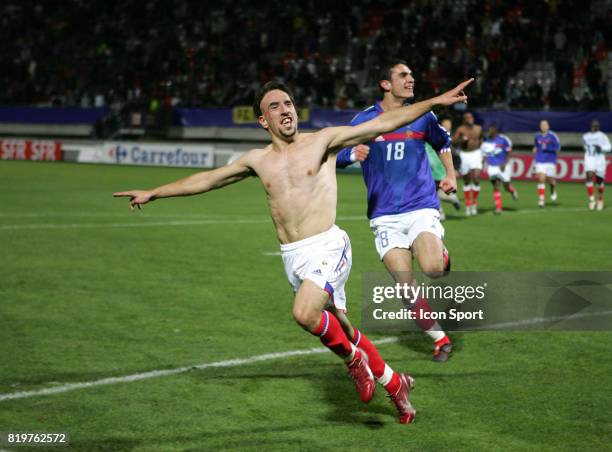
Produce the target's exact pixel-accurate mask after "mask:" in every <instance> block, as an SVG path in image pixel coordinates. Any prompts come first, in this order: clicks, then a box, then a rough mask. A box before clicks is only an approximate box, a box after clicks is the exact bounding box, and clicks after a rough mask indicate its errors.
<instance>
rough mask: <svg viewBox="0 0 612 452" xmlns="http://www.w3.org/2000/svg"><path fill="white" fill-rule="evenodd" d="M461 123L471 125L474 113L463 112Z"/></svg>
mask: <svg viewBox="0 0 612 452" xmlns="http://www.w3.org/2000/svg"><path fill="white" fill-rule="evenodd" d="M463 123H464V124H467V125H468V126H473V125H474V115H473V114H472V113H465V114H464V115H463Z"/></svg>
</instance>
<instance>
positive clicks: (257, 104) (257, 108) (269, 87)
mask: <svg viewBox="0 0 612 452" xmlns="http://www.w3.org/2000/svg"><path fill="white" fill-rule="evenodd" d="M275 89H278V90H281V91H284V92H285V93H287V95H288V96H289V99H291V102H293V105H295V99H294V97H293V93H292V92H291V90H290V89H289V87H288V86H287V85H285V84H284V83H283V82H279V81H277V80H270V81H269V82H268V83H266V84H265V85H263V86H262V87H261V88H259V90H257V92H256V93H255V99H254V100H253V113H255V116H256V117H258V118H259V117H260V116H261V115H262V112H261V101H262V99H263V98H264V96H265V95H266V94H267V93H269V92H270V91H274V90H275Z"/></svg>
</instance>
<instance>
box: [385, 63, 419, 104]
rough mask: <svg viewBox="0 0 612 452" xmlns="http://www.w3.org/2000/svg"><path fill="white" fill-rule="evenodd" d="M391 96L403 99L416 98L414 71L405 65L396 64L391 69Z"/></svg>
mask: <svg viewBox="0 0 612 452" xmlns="http://www.w3.org/2000/svg"><path fill="white" fill-rule="evenodd" d="M389 81H390V82H391V94H393V96H394V97H397V98H401V99H411V98H413V97H414V78H413V77H412V71H411V70H410V68H409V67H408V66H406V65H405V64H396V65H395V66H393V68H392V69H391V80H389Z"/></svg>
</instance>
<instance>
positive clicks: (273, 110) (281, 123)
mask: <svg viewBox="0 0 612 452" xmlns="http://www.w3.org/2000/svg"><path fill="white" fill-rule="evenodd" d="M260 107H261V112H262V116H260V117H259V123H260V124H261V126H262V127H263V128H265V129H268V130H269V131H270V133H272V134H273V135H276V136H278V137H281V138H291V137H293V136H294V135H295V133H296V132H297V112H296V111H295V105H293V102H292V101H291V98H290V97H289V95H288V94H287V93H286V92H284V91H281V90H279V89H274V90H272V91H270V92H267V93H266V95H265V96H264V97H263V99H262V100H261V104H260Z"/></svg>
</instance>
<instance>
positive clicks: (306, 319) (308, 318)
mask: <svg viewBox="0 0 612 452" xmlns="http://www.w3.org/2000/svg"><path fill="white" fill-rule="evenodd" d="M293 318H294V319H295V321H296V322H297V324H298V325H300V326H301V327H302V328H304V329H305V330H308V331H311V332H312V331H314V330H316V329H317V327H318V326H319V323H320V322H321V313H320V312H318V311H316V310H312V309H306V308H303V307H300V306H294V307H293Z"/></svg>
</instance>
